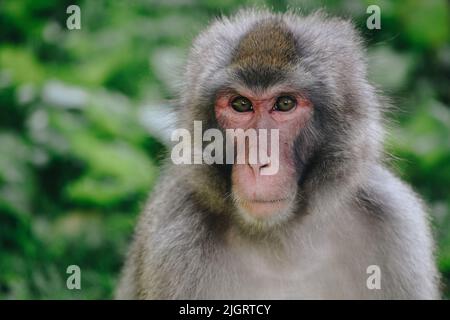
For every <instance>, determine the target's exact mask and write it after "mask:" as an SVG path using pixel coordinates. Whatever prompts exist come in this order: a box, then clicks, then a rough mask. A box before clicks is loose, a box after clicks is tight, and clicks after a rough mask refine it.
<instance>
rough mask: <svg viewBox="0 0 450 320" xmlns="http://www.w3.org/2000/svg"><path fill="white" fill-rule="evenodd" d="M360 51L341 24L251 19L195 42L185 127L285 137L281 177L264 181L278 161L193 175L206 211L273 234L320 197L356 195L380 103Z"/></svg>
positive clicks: (372, 152)
mask: <svg viewBox="0 0 450 320" xmlns="http://www.w3.org/2000/svg"><path fill="white" fill-rule="evenodd" d="M360 42H361V41H360V38H359V37H358V35H357V34H356V32H355V31H354V29H353V27H352V26H351V24H350V23H348V22H346V21H343V20H339V19H335V18H331V19H330V18H327V17H325V16H323V15H322V14H314V15H312V16H308V17H300V16H297V15H295V14H293V13H288V14H283V15H281V14H273V13H270V12H260V11H251V10H250V11H249V10H244V11H240V12H239V13H238V14H237V15H236V16H234V17H233V18H231V19H228V18H223V19H220V20H218V21H216V22H215V23H213V24H212V25H211V26H210V27H209V28H208V29H207V30H206V31H205V32H203V33H202V34H201V35H200V36H199V37H198V38H197V39H196V41H195V43H194V46H193V48H192V51H191V54H190V58H189V63H188V67H187V71H186V78H185V83H184V90H183V93H182V95H181V99H180V106H179V107H180V109H179V115H180V118H181V125H183V126H184V127H192V122H193V121H194V120H199V121H203V129H209V128H217V129H219V130H221V131H222V132H225V131H226V129H244V130H247V129H257V130H258V129H267V130H272V129H277V130H278V137H279V144H278V146H279V148H278V153H279V156H278V157H274V159H278V163H276V165H277V169H278V170H277V172H276V173H275V174H270V175H264V174H263V171H264V170H267V169H270V167H271V166H273V165H274V164H273V163H271V162H270V161H260V160H258V162H257V163H250V162H249V161H247V160H248V158H247V157H246V162H245V163H241V164H222V165H220V164H215V165H203V166H200V167H199V170H194V172H195V176H196V178H195V180H194V181H195V182H194V183H193V187H194V188H196V189H197V190H198V191H199V194H200V198H201V197H202V196H201V195H202V194H203V195H204V197H203V198H206V199H208V200H207V201H205V202H204V203H206V204H207V205H208V206H210V207H211V208H213V209H220V208H226V210H218V211H223V212H233V216H234V217H238V218H239V219H238V220H239V221H241V222H243V225H247V226H259V227H261V226H263V227H270V226H273V225H277V224H281V223H283V222H286V221H289V219H290V218H291V217H295V216H298V215H300V214H301V212H300V211H302V210H303V209H305V208H306V206H307V203H308V201H309V200H310V199H311V198H312V197H314V194H317V193H324V192H327V190H338V189H336V188H335V189H331V188H329V186H330V185H331V184H333V183H335V182H336V181H337V180H338V179H339V183H340V184H341V185H340V186H338V187H339V188H346V187H347V186H350V185H351V181H352V176H354V175H358V174H359V172H363V170H359V168H361V166H364V165H365V164H367V163H369V162H370V161H372V160H375V158H376V157H378V153H379V151H378V149H379V148H378V140H379V138H378V136H379V131H380V130H379V127H380V126H379V113H380V112H379V103H378V100H377V96H376V94H375V93H374V90H373V88H372V87H371V86H370V85H369V84H368V82H367V80H366V71H365V63H364V60H363V57H362V48H361V46H360ZM224 136H225V134H224ZM269 136H270V134H269ZM269 140H270V139H269ZM271 145H272V144H271V143H270V142H268V146H269V148H268V150H267V151H268V153H269V154H270V153H271V152H273V150H270V146H271ZM246 148H247V149H246V153H248V152H249V150H250V149H252V146H249V145H248V144H247V146H246ZM305 205H306V206H305ZM302 207H303V209H302Z"/></svg>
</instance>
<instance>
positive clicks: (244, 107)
mask: <svg viewBox="0 0 450 320" xmlns="http://www.w3.org/2000/svg"><path fill="white" fill-rule="evenodd" d="M231 107H232V108H233V109H234V110H236V111H237V112H249V111H252V110H253V106H252V103H251V102H250V100H248V99H247V98H246V97H236V98H234V99H233V100H232V101H231Z"/></svg>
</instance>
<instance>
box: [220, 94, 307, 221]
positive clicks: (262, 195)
mask: <svg viewBox="0 0 450 320" xmlns="http://www.w3.org/2000/svg"><path fill="white" fill-rule="evenodd" d="M215 114H216V118H217V121H218V123H219V125H220V126H221V127H222V128H223V129H243V131H241V133H244V132H248V131H249V129H250V130H252V129H253V130H255V132H256V133H259V134H258V135H257V136H256V137H257V139H255V140H251V139H249V137H248V135H247V136H246V137H245V138H246V143H245V147H244V148H245V150H244V153H245V157H244V163H235V164H233V166H232V170H231V185H232V190H231V192H232V196H233V199H234V202H235V205H236V206H237V209H238V212H239V214H241V215H244V218H246V220H258V221H272V220H276V221H278V220H280V219H283V218H286V217H287V216H289V215H290V214H291V213H292V209H293V207H294V201H295V196H296V193H297V182H298V179H299V172H298V170H297V168H296V159H295V152H294V144H295V141H296V137H297V136H298V135H299V133H300V132H301V130H302V129H303V128H304V127H305V126H306V124H307V123H308V122H309V120H310V118H311V114H312V104H311V102H310V101H309V100H308V99H307V98H306V97H305V96H303V95H302V93H300V92H297V91H295V90H293V89H292V88H290V87H289V86H287V85H277V86H273V87H270V88H267V89H264V90H257V91H254V90H251V89H249V88H245V87H238V88H236V89H233V90H227V91H225V92H221V93H219V94H218V95H217V99H216V103H215ZM261 129H265V130H267V131H265V130H262V131H261ZM274 131H275V132H276V134H271V133H273V132H274ZM261 132H263V134H261ZM266 132H267V135H266V134H265V133H266ZM277 138H278V139H277ZM265 139H267V140H265ZM261 142H263V143H261ZM234 144H235V145H236V141H235V142H234ZM238 152H239V151H238ZM252 152H253V153H254V155H256V157H255V159H256V161H253V162H252V161H251V160H250V159H251V156H250V154H251V153H252ZM262 155H267V158H265V159H263V158H264V157H263V156H262Z"/></svg>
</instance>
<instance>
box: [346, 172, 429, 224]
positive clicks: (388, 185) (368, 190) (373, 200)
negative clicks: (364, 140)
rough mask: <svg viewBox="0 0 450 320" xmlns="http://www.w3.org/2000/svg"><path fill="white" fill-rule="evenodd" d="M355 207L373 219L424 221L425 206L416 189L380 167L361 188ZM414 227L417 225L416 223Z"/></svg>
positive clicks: (401, 221) (358, 191)
mask: <svg viewBox="0 0 450 320" xmlns="http://www.w3.org/2000/svg"><path fill="white" fill-rule="evenodd" d="M354 204H355V205H356V206H357V208H359V211H360V212H363V213H364V214H365V216H366V217H367V218H369V219H377V220H379V221H390V222H391V223H395V222H399V223H404V222H405V221H410V222H418V221H419V220H422V219H424V216H425V206H424V204H423V202H422V200H421V199H420V197H419V196H418V195H417V194H416V193H415V192H414V191H413V190H412V188H411V187H410V186H409V185H408V184H406V183H405V182H403V181H402V180H401V179H400V178H398V177H397V176H395V175H394V174H393V173H392V172H391V171H390V170H388V169H386V168H383V167H376V168H374V169H373V170H372V171H371V174H370V176H369V177H368V179H366V181H365V182H364V183H362V184H361V185H359V186H358V188H357V191H356V193H355V196H354ZM413 224H414V223H413Z"/></svg>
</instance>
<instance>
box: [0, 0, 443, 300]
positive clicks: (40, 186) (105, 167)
mask: <svg viewBox="0 0 450 320" xmlns="http://www.w3.org/2000/svg"><path fill="white" fill-rule="evenodd" d="M77 3H78V5H79V6H80V7H81V24H82V28H81V30H67V28H66V19H67V17H68V14H66V8H67V7H68V6H69V5H70V4H73V2H72V1H66V0H64V1H56V0H48V1H36V0H23V1H13V0H6V1H2V2H0V298H6V299H8V298H13V299H29V298H40V299H45V298H56V299H66V298H68V299H70V298H83V299H91V298H97V299H104V298H111V297H112V292H113V289H114V286H115V284H116V281H117V277H118V272H119V270H120V266H121V263H122V261H123V255H124V253H125V252H126V248H127V243H128V242H129V239H130V236H131V234H132V229H133V225H134V223H135V219H136V215H137V213H138V212H139V210H140V209H141V207H142V205H143V202H144V201H145V198H146V196H147V193H148V191H149V190H151V187H152V185H153V183H154V181H155V177H156V176H157V174H158V165H159V163H160V159H161V157H162V155H163V154H164V151H165V149H164V147H163V145H162V143H161V142H160V137H158V135H157V134H150V133H149V131H148V130H147V129H148V128H149V127H151V126H152V124H151V123H152V121H153V122H154V121H155V119H152V116H150V117H146V118H145V117H143V116H142V115H143V114H144V113H143V111H145V110H147V108H150V109H151V108H152V107H151V106H160V107H161V106H164V104H163V103H162V101H164V100H165V99H167V98H171V97H173V89H174V85H173V83H174V82H175V80H174V79H176V77H175V76H176V74H177V72H178V70H179V66H180V65H181V63H182V61H183V60H184V58H185V57H186V53H187V48H188V46H189V44H190V42H191V40H192V38H193V37H194V36H195V35H196V34H197V33H198V32H199V31H200V30H201V28H203V27H204V26H205V25H206V24H207V22H208V21H210V20H211V19H212V18H213V17H215V16H218V15H220V14H223V13H224V14H227V13H232V12H234V11H235V10H237V8H239V7H240V6H241V5H246V6H250V5H252V6H254V5H256V6H263V5H266V6H267V7H269V8H273V9H274V10H279V11H282V10H285V9H286V8H300V9H301V10H302V11H303V12H306V13H307V12H309V11H312V10H315V9H317V8H320V7H323V8H325V9H326V11H328V12H330V13H332V14H337V15H340V16H343V17H348V18H352V20H353V21H354V22H355V24H356V25H357V27H358V29H359V30H360V31H361V33H362V34H363V36H364V37H365V39H366V41H367V43H368V46H369V50H368V55H369V59H368V60H369V64H370V69H369V70H370V76H371V79H372V80H373V82H374V83H376V84H377V85H378V86H379V87H380V88H381V89H382V90H384V92H385V93H386V95H387V96H389V97H390V98H391V100H392V104H393V105H395V110H394V112H392V114H390V115H389V116H390V119H392V125H391V127H392V129H391V130H390V133H391V134H390V135H389V139H388V141H387V143H386V146H387V150H388V152H389V153H390V154H392V155H393V157H394V162H393V167H394V169H395V170H396V171H397V172H398V174H399V175H400V176H401V177H402V178H404V179H405V180H407V181H409V182H410V183H412V185H413V186H414V188H415V189H416V190H417V192H418V193H420V194H421V195H423V196H424V197H425V199H426V201H427V203H428V204H429V207H430V213H431V218H432V223H433V227H434V228H433V229H434V232H435V235H436V239H437V244H438V246H437V247H438V248H437V258H438V264H439V268H440V270H441V272H442V274H443V284H444V290H445V292H446V295H447V297H448V296H449V295H450V292H449V290H450V289H449V288H450V232H449V231H450V196H449V195H450V108H449V105H450V94H449V93H450V90H449V84H450V79H449V71H450V45H449V30H450V29H449V5H448V2H446V1H445V0H432V1H419V0H407V1H344V0H343V1H295V0H287V1H267V2H262V1H240V0H239V1H238V0H231V1H225V0H219V1H217V0H168V1H155V0H134V1H129V2H126V1H106V0H102V1H78V2H77ZM370 4H378V5H379V6H380V8H381V15H382V19H381V30H368V29H367V28H366V27H365V25H366V24H365V23H366V19H367V17H368V16H369V15H368V14H366V8H367V6H368V5H370ZM150 131H151V130H150ZM153 132H155V131H153ZM71 264H76V265H79V266H80V267H81V270H82V290H79V291H77V290H73V291H71V290H68V289H67V288H66V278H67V274H66V268H67V266H69V265H71Z"/></svg>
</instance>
